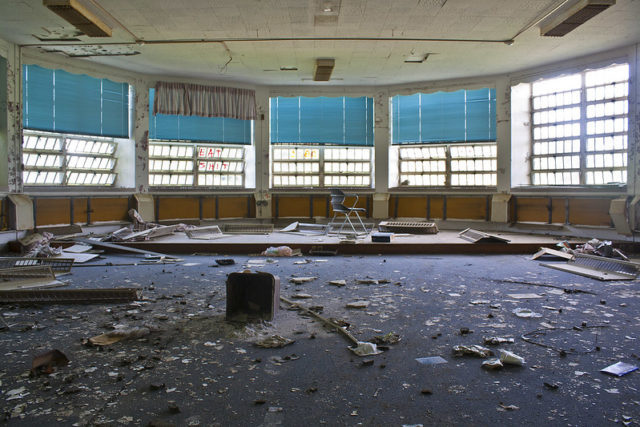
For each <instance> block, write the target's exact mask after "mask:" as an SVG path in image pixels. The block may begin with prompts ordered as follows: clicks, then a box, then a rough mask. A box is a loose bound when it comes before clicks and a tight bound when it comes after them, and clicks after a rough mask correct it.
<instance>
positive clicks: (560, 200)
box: [551, 197, 567, 224]
mask: <svg viewBox="0 0 640 427" xmlns="http://www.w3.org/2000/svg"><path fill="white" fill-rule="evenodd" d="M551 200H552V202H551V222H552V223H554V224H564V223H565V222H566V221H567V209H566V207H565V203H566V201H567V199H566V198H564V197H553V198H552V199H551Z"/></svg>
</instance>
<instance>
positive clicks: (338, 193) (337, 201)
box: [331, 188, 349, 212]
mask: <svg viewBox="0 0 640 427" xmlns="http://www.w3.org/2000/svg"><path fill="white" fill-rule="evenodd" d="M345 197H346V196H345V194H344V192H343V191H342V190H338V189H337V188H332V189H331V208H332V209H333V211H334V212H348V211H349V209H348V208H347V207H346V206H345V205H344V199H345Z"/></svg>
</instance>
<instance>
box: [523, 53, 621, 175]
mask: <svg viewBox="0 0 640 427" xmlns="http://www.w3.org/2000/svg"><path fill="white" fill-rule="evenodd" d="M628 92H629V66H628V65H627V64H622V65H616V66H611V67H606V68H602V69H598V70H588V71H584V72H582V73H578V74H572V75H569V76H562V77H558V78H554V79H546V80H542V81H539V82H536V83H534V84H533V85H532V100H531V104H532V105H531V111H532V113H531V114H532V124H533V126H532V132H533V135H532V136H533V138H532V145H533V146H532V156H531V181H532V184H533V185H603V184H619V183H626V181H627V172H626V169H627V138H628V108H629V102H628Z"/></svg>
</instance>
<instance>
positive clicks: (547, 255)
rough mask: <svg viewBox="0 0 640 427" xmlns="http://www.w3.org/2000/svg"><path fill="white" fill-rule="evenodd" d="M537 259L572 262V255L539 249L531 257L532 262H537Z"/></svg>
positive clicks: (548, 249)
mask: <svg viewBox="0 0 640 427" xmlns="http://www.w3.org/2000/svg"><path fill="white" fill-rule="evenodd" d="M539 258H545V259H547V258H551V259H553V258H555V259H564V260H572V259H573V255H572V254H570V253H568V252H565V251H558V250H555V249H550V248H540V250H539V251H538V252H536V253H535V254H533V255H532V256H531V259H532V260H537V259H539Z"/></svg>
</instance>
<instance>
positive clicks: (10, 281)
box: [0, 265, 66, 291]
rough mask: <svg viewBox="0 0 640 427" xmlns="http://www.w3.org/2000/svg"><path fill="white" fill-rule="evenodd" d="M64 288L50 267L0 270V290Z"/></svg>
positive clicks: (35, 266)
mask: <svg viewBox="0 0 640 427" xmlns="http://www.w3.org/2000/svg"><path fill="white" fill-rule="evenodd" d="M59 286H66V283H65V282H61V281H59V280H57V279H56V276H55V274H54V273H53V271H52V269H51V266H50V265H34V266H22V267H14V268H0V290H4V291H9V290H15V289H33V288H38V289H41V288H52V287H59Z"/></svg>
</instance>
